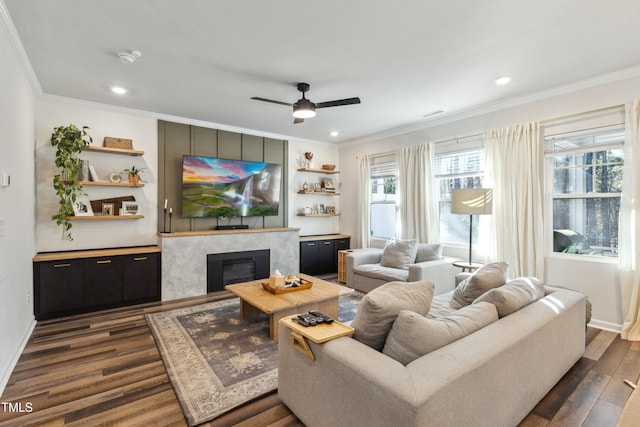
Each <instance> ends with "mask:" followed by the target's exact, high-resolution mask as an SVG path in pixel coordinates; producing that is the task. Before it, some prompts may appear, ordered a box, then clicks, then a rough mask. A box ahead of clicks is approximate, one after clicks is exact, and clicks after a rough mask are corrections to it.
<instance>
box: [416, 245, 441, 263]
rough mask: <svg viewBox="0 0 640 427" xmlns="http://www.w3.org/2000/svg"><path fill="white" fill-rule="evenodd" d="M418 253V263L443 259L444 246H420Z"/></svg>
mask: <svg viewBox="0 0 640 427" xmlns="http://www.w3.org/2000/svg"><path fill="white" fill-rule="evenodd" d="M417 246H418V250H417V251H416V262H425V261H435V260H437V259H442V246H441V245H440V244H438V243H429V244H426V243H425V244H419V245H417Z"/></svg>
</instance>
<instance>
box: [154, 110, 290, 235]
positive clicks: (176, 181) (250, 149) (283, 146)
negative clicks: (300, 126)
mask: <svg viewBox="0 0 640 427" xmlns="http://www.w3.org/2000/svg"><path fill="white" fill-rule="evenodd" d="M287 150H288V146H287V141H284V140H278V139H272V138H263V137H260V136H255V135H247V134H241V133H236V132H230V131H225V130H218V129H211V128H204V127H200V126H191V125H186V124H181V123H172V122H166V121H158V181H159V182H158V209H159V213H158V230H159V231H161V232H162V231H164V229H163V227H164V221H163V214H164V211H163V208H164V199H168V200H169V207H173V219H172V231H192V230H194V231H195V230H210V229H213V228H215V227H216V226H217V225H218V224H220V225H233V224H247V225H249V227H250V228H264V227H269V228H270V227H286V226H287V215H286V212H287V191H286V186H287V182H288V180H287V164H288V157H287ZM185 154H190V155H195V156H207V157H219V158H223V159H235V160H249V161H264V162H269V163H279V164H281V165H282V166H283V167H282V186H281V190H280V212H279V214H278V215H277V216H266V217H248V218H229V219H227V220H224V221H223V220H218V219H217V218H182V214H181V203H180V201H181V197H182V156H183V155H185ZM168 228H169V220H168V216H167V231H169V230H168Z"/></svg>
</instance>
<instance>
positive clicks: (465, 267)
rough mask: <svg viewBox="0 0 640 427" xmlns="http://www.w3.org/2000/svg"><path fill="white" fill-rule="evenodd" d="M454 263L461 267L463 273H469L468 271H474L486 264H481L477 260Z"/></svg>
mask: <svg viewBox="0 0 640 427" xmlns="http://www.w3.org/2000/svg"><path fill="white" fill-rule="evenodd" d="M453 265H454V266H455V267H460V268H461V269H462V272H463V273H467V272H468V273H473V272H474V271H476V270H477V269H479V268H480V267H482V266H483V265H484V264H480V263H477V262H472V263H469V261H455V262H454V263H453Z"/></svg>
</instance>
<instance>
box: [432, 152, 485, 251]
mask: <svg viewBox="0 0 640 427" xmlns="http://www.w3.org/2000/svg"><path fill="white" fill-rule="evenodd" d="M483 176H484V150H483V149H481V148H473V149H470V150H468V151H458V152H453V153H443V154H438V155H436V182H437V185H438V209H439V215H440V241H441V242H443V243H467V244H468V243H469V217H468V216H467V215H457V214H452V213H451V190H453V189H456V188H482V178H483ZM477 227H478V221H474V222H473V231H472V232H473V240H474V241H475V242H477V241H478V228H477Z"/></svg>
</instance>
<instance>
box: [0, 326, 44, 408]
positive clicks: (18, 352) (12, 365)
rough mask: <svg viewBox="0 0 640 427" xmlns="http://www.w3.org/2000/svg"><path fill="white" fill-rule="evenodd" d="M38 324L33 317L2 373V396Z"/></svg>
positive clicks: (0, 384)
mask: <svg viewBox="0 0 640 427" xmlns="http://www.w3.org/2000/svg"><path fill="white" fill-rule="evenodd" d="M36 324H37V322H36V319H33V321H32V322H31V325H30V326H29V327H28V328H27V333H26V334H25V335H24V337H23V338H22V343H21V344H20V347H19V348H18V349H17V350H16V352H15V353H14V355H13V358H12V359H11V362H10V363H9V365H8V366H7V369H6V371H5V372H3V373H2V379H0V396H2V395H3V394H4V389H5V387H6V386H7V383H8V382H9V378H10V377H11V374H12V373H13V370H14V369H15V367H16V365H17V364H18V360H20V356H21V355H22V352H23V351H24V349H25V347H26V346H27V343H28V342H29V338H31V334H32V333H33V330H34V329H35V327H36Z"/></svg>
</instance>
